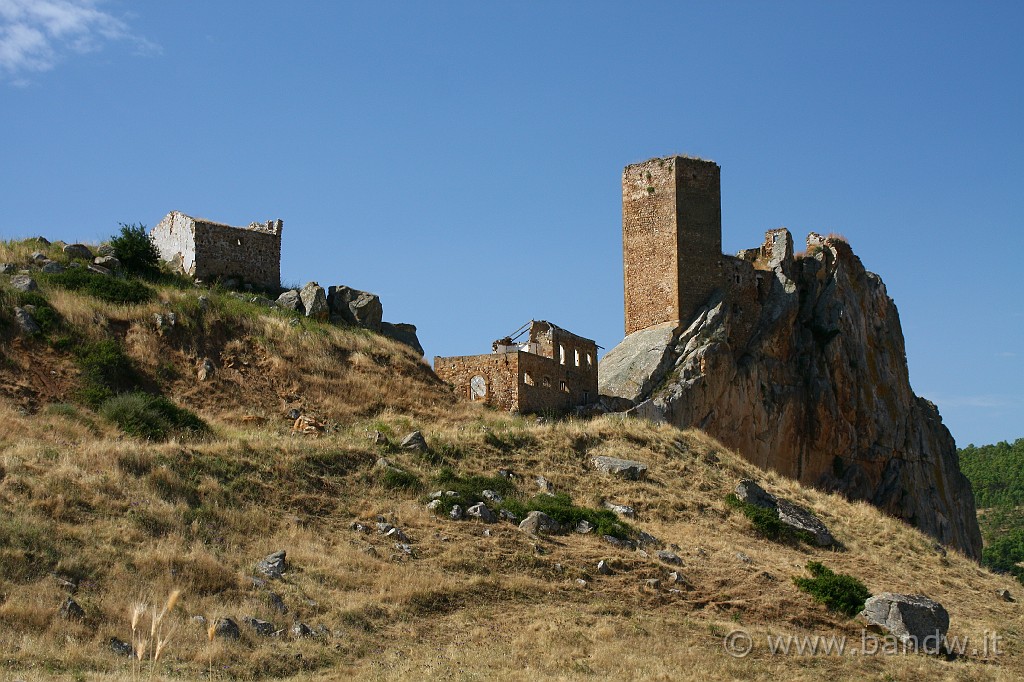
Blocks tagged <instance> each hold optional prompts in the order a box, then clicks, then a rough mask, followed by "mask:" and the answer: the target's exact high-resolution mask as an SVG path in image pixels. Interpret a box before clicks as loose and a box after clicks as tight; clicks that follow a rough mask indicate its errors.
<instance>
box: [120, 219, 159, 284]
mask: <svg viewBox="0 0 1024 682" xmlns="http://www.w3.org/2000/svg"><path fill="white" fill-rule="evenodd" d="M118 224H119V225H120V226H121V233H120V234H119V235H117V236H116V237H112V238H111V239H110V246H111V248H113V249H114V255H115V256H116V257H117V259H118V260H119V261H121V267H123V268H124V271H125V272H126V273H128V274H129V275H136V276H139V277H145V278H146V279H154V278H155V277H156V276H157V275H159V274H160V251H158V250H157V248H156V244H154V243H153V240H152V239H151V238H150V236H149V233H148V232H146V226H145V225H136V224H134V223H132V224H131V225H126V224H124V223H118Z"/></svg>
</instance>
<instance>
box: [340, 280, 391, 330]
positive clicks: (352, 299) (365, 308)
mask: <svg viewBox="0 0 1024 682" xmlns="http://www.w3.org/2000/svg"><path fill="white" fill-rule="evenodd" d="M327 299H328V301H329V303H330V308H331V318H332V319H334V320H335V321H340V322H346V323H348V324H353V325H356V326H359V327H366V328H367V329H373V330H375V331H380V329H381V322H382V318H383V316H384V308H383V306H382V305H381V303H380V297H379V296H377V295H376V294H371V293H370V292H368V291H360V290H358V289H353V288H351V287H347V286H332V287H330V288H329V289H328V296H327Z"/></svg>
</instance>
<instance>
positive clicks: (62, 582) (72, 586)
mask: <svg viewBox="0 0 1024 682" xmlns="http://www.w3.org/2000/svg"><path fill="white" fill-rule="evenodd" d="M0 480H3V474H2V473H0ZM53 580H54V582H56V583H57V587H59V588H61V589H62V590H64V591H66V592H67V593H68V594H74V593H75V592H77V591H78V583H77V582H75V581H73V580H67V579H66V578H62V577H61V576H59V575H55V576H53Z"/></svg>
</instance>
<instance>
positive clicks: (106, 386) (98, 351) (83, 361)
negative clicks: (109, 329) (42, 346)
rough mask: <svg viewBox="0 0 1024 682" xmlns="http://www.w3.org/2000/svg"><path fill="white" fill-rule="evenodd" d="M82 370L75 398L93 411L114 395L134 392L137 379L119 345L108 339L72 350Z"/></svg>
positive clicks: (130, 363)
mask: <svg viewBox="0 0 1024 682" xmlns="http://www.w3.org/2000/svg"><path fill="white" fill-rule="evenodd" d="M76 356H77V360H78V366H79V367H80V368H81V370H82V387H81V389H80V390H79V397H80V398H81V399H82V401H83V402H85V403H86V404H87V405H89V406H90V407H93V408H96V407H99V406H100V405H101V404H103V402H104V401H106V400H109V399H110V398H112V397H113V396H114V395H116V394H118V393H123V392H125V391H130V390H132V389H134V388H135V387H136V386H137V385H138V382H139V376H138V374H137V373H136V371H135V368H134V367H133V366H132V362H131V360H130V359H129V358H128V356H127V355H125V354H124V350H122V348H121V345H120V344H119V343H117V341H114V340H112V339H106V340H103V341H96V342H91V343H85V344H83V345H81V346H79V347H78V349H77V350H76Z"/></svg>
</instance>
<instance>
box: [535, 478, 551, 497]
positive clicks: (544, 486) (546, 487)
mask: <svg viewBox="0 0 1024 682" xmlns="http://www.w3.org/2000/svg"><path fill="white" fill-rule="evenodd" d="M537 487H538V488H540V489H541V491H542V492H545V493H550V492H553V491H554V489H555V486H553V485H551V481H549V480H548V479H546V478H544V477H543V476H538V477H537Z"/></svg>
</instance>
